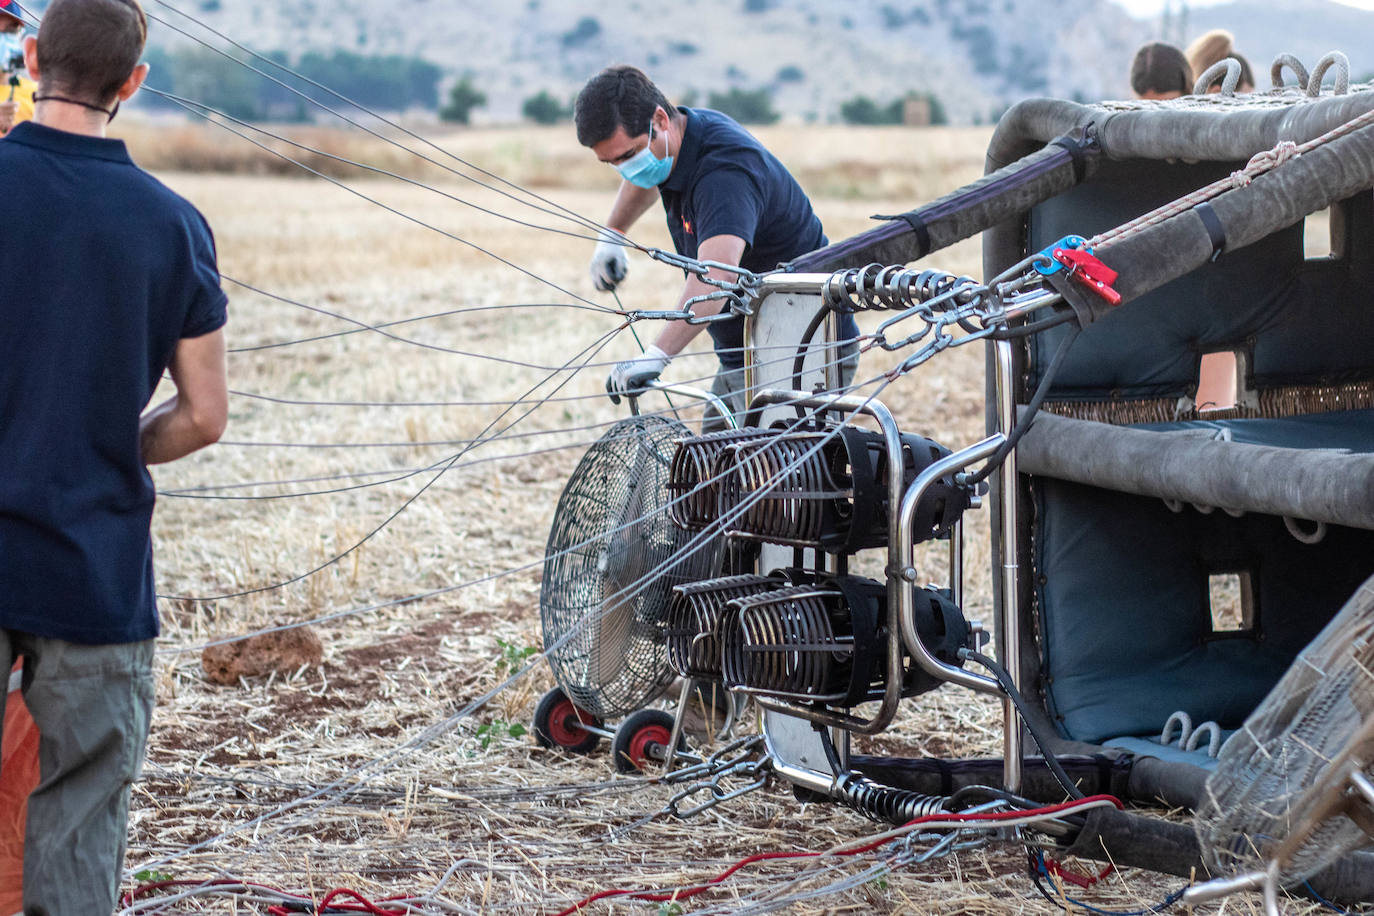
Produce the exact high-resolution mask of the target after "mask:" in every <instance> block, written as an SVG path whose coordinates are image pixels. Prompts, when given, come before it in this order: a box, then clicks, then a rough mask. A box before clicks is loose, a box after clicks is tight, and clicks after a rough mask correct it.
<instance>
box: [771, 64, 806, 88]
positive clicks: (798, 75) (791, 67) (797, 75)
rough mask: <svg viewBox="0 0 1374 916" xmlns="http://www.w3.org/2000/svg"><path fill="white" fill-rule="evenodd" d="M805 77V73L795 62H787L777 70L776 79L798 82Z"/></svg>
mask: <svg viewBox="0 0 1374 916" xmlns="http://www.w3.org/2000/svg"><path fill="white" fill-rule="evenodd" d="M805 79H806V73H805V72H804V71H803V70H802V68H801V67H798V66H797V65H796V64H788V65H787V66H786V67H783V68H782V69H781V70H779V71H778V75H777V80H778V82H780V83H800V82H802V81H803V80H805Z"/></svg>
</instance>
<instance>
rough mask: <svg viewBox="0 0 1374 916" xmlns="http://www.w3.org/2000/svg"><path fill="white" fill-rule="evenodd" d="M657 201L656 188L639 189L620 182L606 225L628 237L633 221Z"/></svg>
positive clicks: (626, 182)
mask: <svg viewBox="0 0 1374 916" xmlns="http://www.w3.org/2000/svg"><path fill="white" fill-rule="evenodd" d="M656 200H658V188H641V187H638V186H637V185H632V184H630V183H629V182H628V181H622V182H620V190H619V191H617V192H616V195H615V203H613V204H611V215H610V216H608V217H606V225H607V226H609V227H611V228H612V229H614V230H616V231H617V232H619V233H621V234H624V235H628V234H629V232H630V227H631V226H633V225H634V224H635V220H637V219H639V218H640V217H641V216H643V215H644V211H646V210H648V209H649V208H650V207H652V206H653V205H654V202H655V201H656Z"/></svg>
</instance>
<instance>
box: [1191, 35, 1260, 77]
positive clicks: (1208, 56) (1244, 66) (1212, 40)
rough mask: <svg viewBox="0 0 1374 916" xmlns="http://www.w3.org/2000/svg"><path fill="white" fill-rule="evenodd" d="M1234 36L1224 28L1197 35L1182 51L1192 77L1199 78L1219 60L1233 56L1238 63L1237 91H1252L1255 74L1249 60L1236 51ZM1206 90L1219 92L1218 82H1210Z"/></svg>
mask: <svg viewBox="0 0 1374 916" xmlns="http://www.w3.org/2000/svg"><path fill="white" fill-rule="evenodd" d="M1235 44H1236V39H1235V36H1234V35H1232V34H1231V33H1230V32H1228V31H1226V30H1225V29H1212V31H1210V32H1204V33H1203V34H1202V35H1200V36H1198V38H1197V39H1196V40H1194V41H1193V43H1192V44H1190V45H1188V49H1187V50H1186V51H1184V52H1183V53H1184V56H1185V57H1187V58H1188V66H1189V68H1190V69H1191V70H1192V71H1193V78H1194V79H1199V78H1201V76H1202V74H1203V73H1205V72H1206V71H1207V68H1208V67H1211V66H1212V65H1213V64H1215V63H1216V62H1217V61H1219V60H1225V59H1226V58H1228V57H1234V58H1235V59H1236V60H1237V61H1238V62H1239V63H1240V80H1239V81H1238V82H1237V83H1236V91H1237V92H1253V91H1254V89H1255V74H1254V72H1253V71H1251V69H1250V62H1249V61H1247V60H1246V59H1245V58H1244V57H1242V56H1241V55H1240V54H1239V53H1237V52H1236V48H1235ZM1207 91H1208V92H1220V91H1221V85H1220V83H1216V82H1214V83H1212V85H1211V86H1210V87H1208V89H1207Z"/></svg>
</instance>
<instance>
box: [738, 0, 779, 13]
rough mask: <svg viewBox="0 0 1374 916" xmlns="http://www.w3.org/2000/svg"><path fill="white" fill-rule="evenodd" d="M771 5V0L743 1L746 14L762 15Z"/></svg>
mask: <svg viewBox="0 0 1374 916" xmlns="http://www.w3.org/2000/svg"><path fill="white" fill-rule="evenodd" d="M772 5H773V0H744V11H745V12H746V13H762V12H764V11H766V10H767V9H768V8H769V7H770V6H772Z"/></svg>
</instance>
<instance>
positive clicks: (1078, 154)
mask: <svg viewBox="0 0 1374 916" xmlns="http://www.w3.org/2000/svg"><path fill="white" fill-rule="evenodd" d="M1049 145H1050V146H1058V147H1060V148H1062V149H1064V150H1066V151H1067V152H1068V154H1069V157H1070V158H1071V159H1072V160H1073V183H1074V184H1082V183H1083V178H1084V176H1085V175H1087V173H1088V156H1087V153H1088V150H1090V149H1094V148H1096V147H1097V137H1096V136H1095V134H1094V133H1093V131H1092V125H1091V124H1089V125H1088V126H1087V127H1085V128H1083V135H1082V136H1081V137H1074V136H1072V135H1070V134H1065V135H1064V136H1062V137H1055V138H1054V139H1053V140H1051V141H1050V142H1049Z"/></svg>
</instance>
